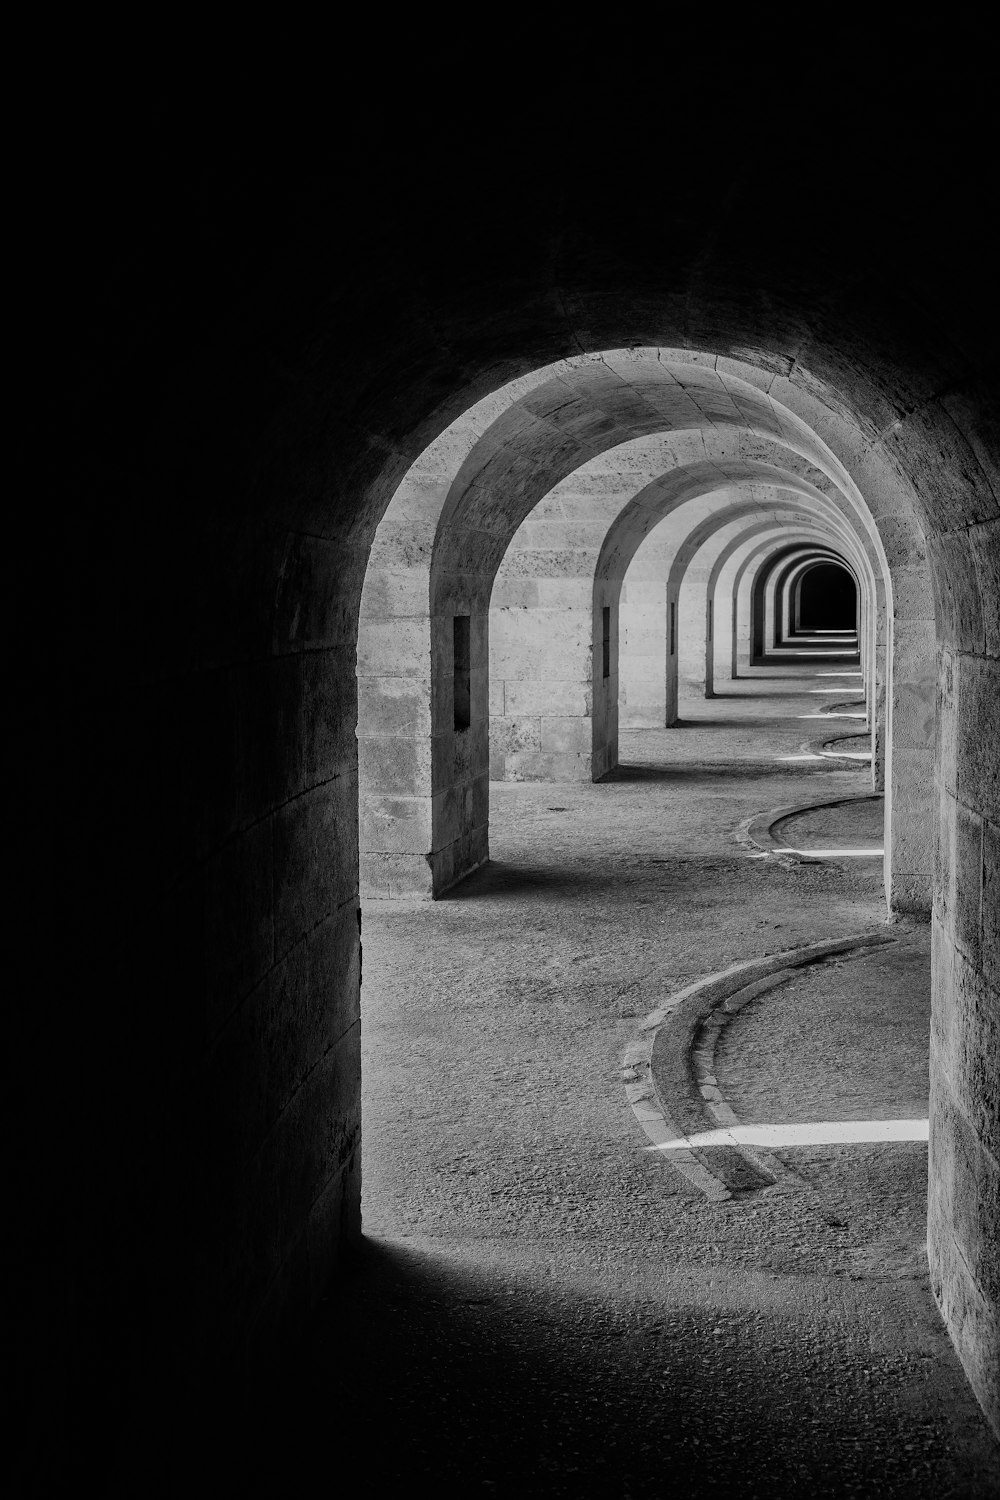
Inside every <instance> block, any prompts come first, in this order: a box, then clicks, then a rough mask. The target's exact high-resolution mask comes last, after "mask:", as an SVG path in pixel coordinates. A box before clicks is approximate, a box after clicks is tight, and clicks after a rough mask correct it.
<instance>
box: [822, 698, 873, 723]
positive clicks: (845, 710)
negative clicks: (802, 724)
mask: <svg viewBox="0 0 1000 1500" xmlns="http://www.w3.org/2000/svg"><path fill="white" fill-rule="evenodd" d="M854 708H860V709H861V713H859V714H851V712H850V711H851V709H854ZM820 713H821V714H845V716H846V715H850V717H851V718H854V719H867V718H868V704H867V703H866V702H865V700H864V698H849V699H847V700H846V702H844V703H824V704H823V706H822V707H821V709H820Z"/></svg>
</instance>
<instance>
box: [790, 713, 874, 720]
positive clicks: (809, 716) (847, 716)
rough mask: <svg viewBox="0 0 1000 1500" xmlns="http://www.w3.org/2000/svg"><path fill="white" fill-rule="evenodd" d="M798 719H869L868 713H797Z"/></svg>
mask: <svg viewBox="0 0 1000 1500" xmlns="http://www.w3.org/2000/svg"><path fill="white" fill-rule="evenodd" d="M795 717H796V718H797V719H867V717H868V715H867V714H824V713H818V714H796V715H795Z"/></svg>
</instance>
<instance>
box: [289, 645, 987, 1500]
mask: <svg viewBox="0 0 1000 1500" xmlns="http://www.w3.org/2000/svg"><path fill="white" fill-rule="evenodd" d="M826 670H827V672H829V668H827V669H826ZM822 671H823V668H819V669H816V670H813V669H804V668H803V667H802V666H801V665H794V666H790V667H788V668H780V667H774V668H769V669H760V670H758V671H757V672H756V673H755V674H754V675H753V677H752V678H750V679H742V680H740V681H739V682H735V683H731V684H726V685H725V686H724V687H722V688H721V689H720V693H719V696H718V697H717V698H715V699H714V700H711V701H708V702H706V701H705V700H704V699H696V698H693V697H691V698H688V699H686V700H682V706H681V713H682V718H683V724H682V727H679V728H677V729H673V730H660V731H634V732H628V733H625V734H623V735H622V744H621V756H622V761H623V766H622V769H621V770H620V772H618V773H617V775H616V776H615V778H614V779H612V780H610V781H607V782H605V783H603V784H599V785H579V784H572V785H567V784H563V785H553V784H546V785H537V784H531V785H494V786H493V787H492V788H491V799H492V818H493V825H492V832H491V851H492V856H493V861H492V863H491V864H490V865H489V866H488V867H487V868H485V869H484V870H482V871H481V872H479V873H478V874H477V875H476V876H474V877H472V878H471V879H469V880H467V881H465V882H464V883H463V884H462V885H461V886H460V887H458V888H457V889H456V890H454V891H453V892H452V893H451V894H450V895H449V896H448V897H447V898H446V899H444V900H441V901H438V902H436V903H433V904H425V903H416V902H384V903H379V904H377V905H376V904H372V905H370V906H368V907H366V909H365V912H364V987H363V997H362V1004H363V1017H364V1019H363V1046H364V1068H365V1075H364V1076H365V1094H364V1129H365V1157H364V1200H363V1201H364V1223H365V1233H366V1249H365V1251H364V1253H363V1254H362V1256H361V1258H360V1261H359V1263H358V1265H357V1267H356V1268H355V1270H354V1272H353V1273H352V1275H351V1276H350V1277H349V1278H348V1280H347V1281H346V1282H345V1283H344V1284H343V1287H342V1290H340V1291H339V1292H338V1293H337V1294H336V1295H335V1296H333V1297H331V1299H330V1301H329V1302H328V1303H327V1305H326V1307H327V1316H326V1317H324V1319H323V1320H322V1322H321V1324H320V1326H319V1327H318V1329H317V1331H316V1336H315V1346H314V1359H313V1361H312V1365H311V1369H310V1377H309V1381H308V1387H309V1388H308V1392H307V1393H300V1395H299V1396H298V1397H297V1398H296V1406H297V1411H296V1417H295V1422H294V1428H295V1435H294V1438H290V1440H289V1447H290V1449H291V1451H293V1452H294V1453H295V1454H296V1455H298V1458H297V1461H298V1462H300V1463H301V1464H302V1465H303V1466H304V1467H310V1468H311V1467H312V1466H313V1465H314V1464H315V1463H319V1462H321V1461H322V1454H323V1452H324V1451H327V1452H329V1453H330V1454H331V1456H332V1454H333V1453H335V1452H336V1451H337V1448H338V1445H339V1443H340V1440H341V1436H342V1435H343V1434H346V1433H351V1434H352V1437H351V1443H352V1447H353V1451H354V1452H360V1453H363V1454H364V1455H365V1459H364V1467H363V1469H362V1470H361V1472H360V1474H359V1482H360V1481H361V1480H363V1481H364V1484H365V1487H366V1488H371V1489H372V1492H373V1493H377V1492H379V1491H381V1492H382V1493H396V1492H397V1491H398V1490H405V1491H406V1492H407V1493H411V1492H413V1493H423V1492H425V1491H427V1492H429V1491H430V1490H431V1489H432V1488H433V1491H434V1493H436V1494H439V1495H460V1494H461V1495H465V1494H468V1493H472V1494H482V1495H498V1496H499V1495H503V1496H512V1497H514V1496H536V1495H537V1496H548V1495H551V1496H604V1495H607V1496H622V1497H631V1500H647V1497H648V1500H654V1497H660V1496H678V1497H684V1496H701V1495H723V1496H728V1495H733V1496H759V1497H772V1496H775V1495H785V1494H789V1495H803V1496H868V1495H871V1496H879V1497H890V1496H899V1497H903V1496H905V1497H907V1500H915V1497H925V1496H926V1497H931V1496H933V1497H935V1500H943V1497H945V1496H956V1497H957V1496H982V1497H986V1496H988V1495H995V1494H996V1493H997V1487H998V1484H1000V1462H998V1454H997V1449H996V1446H995V1444H994V1443H993V1440H992V1438H991V1437H990V1435H989V1432H988V1429H987V1428H986V1425H985V1422H984V1420H983V1419H982V1417H981V1414H980V1412H979V1408H978V1406H977V1405H976V1403H975V1400H974V1398H973V1397H972V1395H971V1393H970V1392H969V1390H968V1388H967V1386H966V1384H965V1382H964V1378H963V1376H962V1374H961V1370H960V1368H959V1365H958V1362H957V1359H956V1358H955V1356H954V1354H953V1352H952V1350H951V1346H950V1344H949V1342H948V1339H947V1337H946V1335H945V1333H944V1330H943V1328H942V1326H941V1323H940V1321H939V1318H938V1315H937V1312H936V1310H935V1307H934V1304H933V1301H932V1298H931V1295H930V1291H929V1287H928V1280H927V1274H926V1261H925V1259H924V1254H923V1241H924V1235H925V1229H924V1211H925V1192H926V1186H925V1179H926V1150H927V1148H926V1144H925V1143H924V1142H922V1141H919V1140H904V1141H894V1142H886V1143H881V1144H879V1143H868V1144H851V1145H832V1146H831V1145H826V1146H811V1147H806V1148H802V1149H801V1150H800V1151H799V1155H798V1156H796V1150H799V1148H793V1149H792V1150H790V1151H788V1152H787V1153H785V1155H784V1158H783V1159H784V1160H785V1161H786V1162H787V1163H788V1164H789V1165H790V1166H791V1168H792V1169H793V1171H794V1172H795V1173H797V1174H798V1175H797V1181H796V1182H795V1183H793V1184H792V1185H791V1186H789V1185H788V1184H782V1186H781V1187H780V1188H775V1189H770V1190H766V1191H757V1192H750V1193H747V1194H745V1195H740V1194H736V1195H735V1196H733V1197H731V1198H730V1199H729V1200H728V1201H724V1202H712V1201H710V1200H709V1199H708V1198H707V1197H706V1196H705V1195H704V1194H703V1193H701V1192H700V1191H699V1190H698V1188H697V1187H696V1186H695V1185H693V1184H692V1183H691V1182H690V1181H688V1180H687V1179H686V1178H685V1177H684V1175H683V1174H682V1173H680V1172H679V1171H678V1170H676V1168H675V1167H674V1166H673V1165H672V1164H671V1162H670V1160H669V1159H668V1158H669V1153H666V1152H658V1151H656V1150H652V1149H649V1142H648V1141H647V1139H646V1138H645V1136H644V1135H643V1134H642V1131H641V1130H640V1129H639V1128H638V1126H637V1124H636V1119H635V1117H634V1115H633V1113H632V1110H631V1109H630V1107H629V1104H628V1101H627V1099H626V1095H625V1091H624V1084H623V1074H622V1057H623V1053H624V1051H625V1050H626V1048H627V1047H628V1045H629V1043H630V1041H632V1040H633V1039H634V1038H635V1037H636V1035H637V1034H638V1031H639V1027H640V1025H641V1021H642V1018H643V1017H644V1016H645V1015H646V1014H647V1013H648V1012H650V1011H651V1010H653V1009H654V1008H655V1007H656V1006H657V1004H658V1003H659V1002H661V1001H662V1000H663V999H664V998H665V997H667V996H669V995H671V994H672V993H674V992H676V991H677V990H678V989H680V988H681V987H683V986H685V985H687V984H690V983H691V982H692V981H694V980H696V979H698V978H699V977H701V976H704V975H707V974H710V973H713V972H715V971H718V970H722V969H725V968H726V967H727V966H729V965H732V964H734V963H736V962H739V961H741V960H745V959H748V958H754V957H757V956H760V955H764V954H767V953H774V952H777V951H782V950H785V949H790V948H794V947H796V946H797V945H799V944H802V943H806V942H810V941H814V940H817V939H821V938H837V937H841V936H843V935H846V934H855V933H865V932H873V931H878V932H882V933H892V935H894V936H895V937H897V938H898V939H899V941H898V943H897V944H896V945H895V947H893V948H891V949H884V948H883V949H878V950H873V951H874V952H877V954H878V958H877V960H875V959H872V957H871V955H870V954H869V955H868V956H866V957H864V958H861V959H853V960H850V961H839V960H838V961H835V962H831V963H829V964H827V965H825V966H824V967H823V969H822V971H820V970H815V971H813V970H810V971H803V973H804V977H803V978H802V980H801V981H799V987H800V991H801V993H800V994H799V995H798V997H797V995H796V989H795V986H791V987H789V988H787V989H785V990H779V991H777V992H775V993H774V995H773V996H767V995H765V996H763V997H762V998H761V1000H760V1001H759V1002H757V1003H755V1004H754V1005H753V1006H752V1007H750V1008H748V1009H747V1011H745V1012H744V1013H742V1014H741V1015H740V1016H739V1017H738V1018H737V1021H735V1022H734V1024H733V1025H732V1026H730V1027H729V1028H727V1031H726V1033H725V1037H724V1041H723V1042H722V1043H720V1054H719V1057H720V1062H719V1067H720V1083H722V1084H724V1086H725V1088H726V1089H727V1090H728V1091H729V1097H731V1098H733V1099H734V1100H737V1101H738V1105H737V1107H738V1113H740V1115H741V1117H745V1118H748V1119H750V1118H761V1117H762V1116H766V1118H767V1119H768V1120H770V1121H772V1122H773V1121H775V1119H776V1118H777V1119H781V1120H799V1121H808V1120H815V1119H829V1118H830V1116H831V1113H834V1114H836V1116H837V1118H851V1119H879V1118H889V1117H893V1116H895V1115H896V1114H903V1115H906V1114H912V1113H913V1112H914V1111H917V1112H920V1111H921V1110H922V1111H923V1113H924V1114H926V1052H927V1028H928V995H929V957H928V935H927V932H928V930H927V928H926V926H922V925H921V924H910V925H909V926H908V925H907V924H905V923H903V924H896V925H894V926H891V927H890V926H888V925H887V924H886V922H885V916H884V908H883V903H882V890H881V865H880V861H879V860H878V859H877V858H874V859H873V858H867V859H859V858H853V859H852V858H845V859H843V860H842V861H840V862H838V861H836V860H828V861H824V862H820V863H816V864H792V863H790V862H787V861H783V860H781V859H775V858H771V857H764V856H762V855H761V854H760V853H759V852H756V851H755V850H754V849H753V847H752V846H749V845H747V844H746V843H745V842H740V840H739V839H738V838H737V830H738V829H739V828H740V827H741V825H745V824H746V823H747V821H748V820H749V819H750V818H752V817H753V816H754V815H755V814H759V813H761V812H764V811H766V810H768V809H770V808H777V807H782V806H785V807H787V806H789V805H792V804H797V803H809V802H822V801H824V800H827V799H833V798H836V797H846V796H850V795H852V794H863V793H864V792H865V791H867V790H868V776H867V771H866V769H862V768H860V767H859V768H858V769H844V768H835V767H832V766H831V765H829V763H826V762H822V761H817V760H815V759H811V758H800V757H801V745H802V742H803V741H806V740H809V739H814V738H815V737H816V734H817V733H818V731H817V730H816V728H815V725H816V724H817V723H820V725H821V727H822V721H821V720H819V719H817V718H814V717H813V715H816V714H817V713H818V712H819V709H818V708H817V705H818V704H823V703H824V702H831V701H836V696H835V695H836V693H840V695H841V697H842V698H843V699H845V700H848V699H851V698H852V697H856V696H857V692H856V687H857V684H856V679H854V678H852V677H850V676H848V675H844V674H841V675H838V676H830V675H820V673H821V672H822ZM803 826H805V827H808V823H806V824H805V825H803ZM823 833H824V835H825V836H826V837H827V839H829V837H830V827H828V826H827V825H823ZM834 833H835V830H834ZM887 955H888V956H887ZM873 964H874V967H873V966H872V965H873ZM866 966H867V967H866ZM862 973H864V975H865V976H866V977H865V978H864V980H863V982H862V980H861V979H860V978H859V976H860V975H862ZM810 987H811V988H810ZM807 991H808V992H809V994H808V996H807V997H806V998H803V996H805V994H806V992H807ZM807 1000H808V1003H806V1002H807ZM883 1002H884V1003H883ZM722 1069H724V1070H725V1077H723V1076H722V1071H721V1070H722ZM848 1094H849V1095H850V1097H849V1098H848V1097H847V1095H848ZM838 1111H839V1114H838V1113H837V1112H838ZM337 1462H338V1463H340V1459H339V1458H338V1459H337ZM289 1492H290V1491H289Z"/></svg>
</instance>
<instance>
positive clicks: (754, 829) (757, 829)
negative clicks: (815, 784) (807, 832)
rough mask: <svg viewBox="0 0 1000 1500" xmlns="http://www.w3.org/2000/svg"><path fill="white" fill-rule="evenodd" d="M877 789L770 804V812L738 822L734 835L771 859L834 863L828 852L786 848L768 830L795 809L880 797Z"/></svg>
mask: <svg viewBox="0 0 1000 1500" xmlns="http://www.w3.org/2000/svg"><path fill="white" fill-rule="evenodd" d="M881 796H882V793H881V792H861V793H852V795H851V796H850V797H829V798H827V799H826V800H825V801H823V802H798V803H795V804H794V805H793V806H790V807H772V808H771V810H770V812H764V813H758V814H757V815H756V816H755V817H753V818H749V819H748V820H747V822H746V823H741V824H740V826H739V828H738V829H737V830H736V837H737V839H738V840H739V842H740V843H741V844H752V845H753V846H754V848H755V849H759V850H760V851H761V852H762V853H763V854H767V855H769V856H770V857H771V858H772V859H779V860H784V861H785V862H786V863H787V864H792V865H827V864H836V863H837V860H836V856H835V855H829V856H826V857H825V858H820V857H819V856H818V855H815V854H809V853H808V851H806V852H799V851H798V850H794V849H792V850H789V849H788V848H787V846H786V845H785V844H783V843H782V842H781V841H780V840H779V839H777V838H776V837H775V835H774V834H773V833H772V832H771V830H772V828H774V827H775V826H776V825H777V824H778V823H783V822H784V821H785V819H786V818H794V817H795V816H796V814H798V813H806V812H815V811H816V810H817V809H819V808H821V807H840V806H842V805H843V804H844V803H847V802H871V801H872V800H873V799H875V798H881Z"/></svg>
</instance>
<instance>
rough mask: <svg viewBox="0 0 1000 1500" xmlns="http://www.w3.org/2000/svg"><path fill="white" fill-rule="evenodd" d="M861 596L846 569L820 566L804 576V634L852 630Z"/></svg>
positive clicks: (801, 599)
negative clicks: (818, 631)
mask: <svg viewBox="0 0 1000 1500" xmlns="http://www.w3.org/2000/svg"><path fill="white" fill-rule="evenodd" d="M857 607H858V593H857V588H856V587H855V583H854V579H853V578H852V577H851V575H850V573H849V572H848V571H847V569H846V568H841V567H838V565H837V564H836V563H820V564H819V566H818V567H815V568H810V569H809V571H808V572H807V573H806V574H804V576H803V578H802V584H801V593H800V596H799V628H800V629H801V630H853V629H854V626H855V623H856V620H857Z"/></svg>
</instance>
